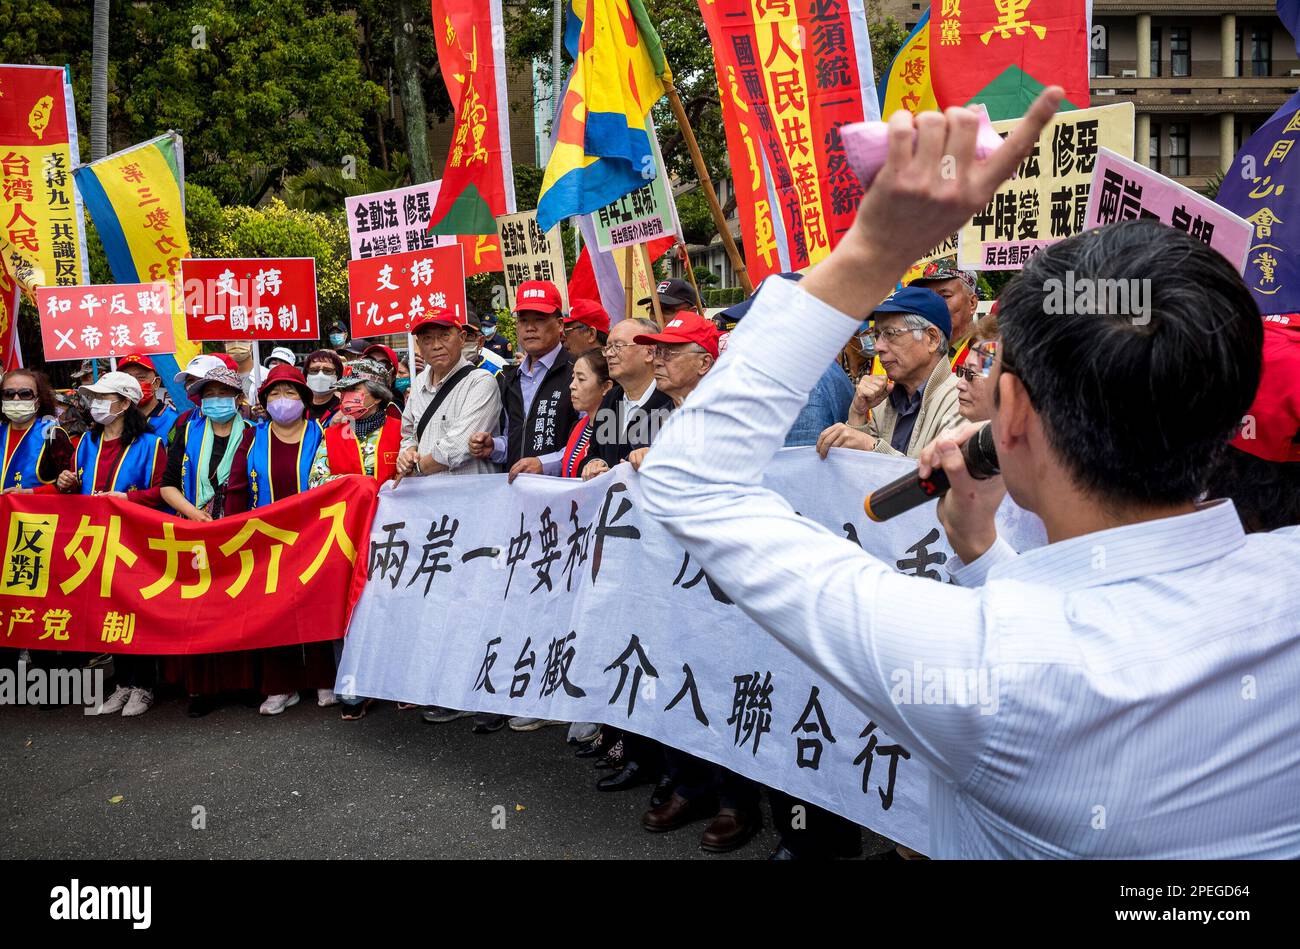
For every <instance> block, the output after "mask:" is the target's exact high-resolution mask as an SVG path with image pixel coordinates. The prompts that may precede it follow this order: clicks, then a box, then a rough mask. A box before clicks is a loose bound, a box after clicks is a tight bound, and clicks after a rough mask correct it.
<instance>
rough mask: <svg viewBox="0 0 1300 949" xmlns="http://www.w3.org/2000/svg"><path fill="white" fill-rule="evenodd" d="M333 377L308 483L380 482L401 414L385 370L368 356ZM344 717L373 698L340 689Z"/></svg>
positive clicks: (388, 472) (395, 450)
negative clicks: (331, 403)
mask: <svg viewBox="0 0 1300 949" xmlns="http://www.w3.org/2000/svg"><path fill="white" fill-rule="evenodd" d="M349 370H350V371H349V374H348V375H347V376H344V377H343V378H342V379H340V380H339V382H338V386H337V388H338V391H339V393H340V395H341V399H340V401H339V409H338V411H339V414H341V415H342V416H343V419H342V421H339V420H338V419H336V420H335V421H334V423H333V424H331V425H330V426H329V427H328V428H326V429H325V438H324V439H323V440H322V441H321V445H320V448H319V449H317V451H316V458H315V460H314V461H313V462H312V466H311V475H310V485H311V487H313V488H315V487H319V486H320V485H322V484H325V483H326V482H329V481H333V480H334V479H335V478H343V477H346V476H348V475H361V476H363V477H367V478H374V479H375V480H376V481H378V482H379V483H380V484H383V483H384V482H385V481H388V480H390V479H391V478H392V477H393V475H394V473H395V472H396V470H397V456H398V454H399V453H400V452H401V450H402V418H401V416H400V415H397V414H396V413H390V412H389V411H388V408H389V405H390V404H391V403H392V401H393V393H392V390H391V389H389V388H388V372H387V371H386V370H385V369H384V367H383V366H381V365H380V364H379V363H377V362H375V361H374V360H372V359H358V360H357V361H356V362H354V363H353V364H352V365H351V366H350V367H349ZM342 655H343V640H342V639H336V640H334V661H335V663H336V664H337V662H338V660H339V659H340V658H341V657H342ZM339 700H340V701H341V702H342V703H343V716H342V717H343V720H344V721H349V722H350V721H356V720H357V719H360V718H364V717H365V715H366V711H367V709H368V708H369V707H370V705H371V704H372V703H373V702H374V699H369V698H363V697H361V696H358V695H340V696H339Z"/></svg>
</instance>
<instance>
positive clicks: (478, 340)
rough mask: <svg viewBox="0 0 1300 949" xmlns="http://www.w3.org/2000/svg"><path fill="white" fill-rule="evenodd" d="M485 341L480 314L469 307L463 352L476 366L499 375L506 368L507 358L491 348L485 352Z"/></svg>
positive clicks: (466, 312)
mask: <svg viewBox="0 0 1300 949" xmlns="http://www.w3.org/2000/svg"><path fill="white" fill-rule="evenodd" d="M483 343H484V340H483V332H482V329H481V328H480V326H479V320H478V315H477V314H476V313H475V312H474V308H473V307H468V308H467V309H466V311H465V344H464V346H463V347H462V348H461V353H462V355H464V357H465V361H466V362H467V363H469V364H470V365H471V366H473V367H474V368H476V369H482V370H484V371H485V372H490V373H492V375H494V376H499V375H500V374H501V373H502V371H503V370H504V369H505V368H506V360H503V359H502V358H501V357H500V356H498V355H497V354H496V353H495V352H493V351H491V350H488V351H487V352H484V351H483Z"/></svg>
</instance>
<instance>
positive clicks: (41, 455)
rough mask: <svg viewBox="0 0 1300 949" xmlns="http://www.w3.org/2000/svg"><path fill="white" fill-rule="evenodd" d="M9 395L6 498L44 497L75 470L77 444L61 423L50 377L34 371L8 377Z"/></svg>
mask: <svg viewBox="0 0 1300 949" xmlns="http://www.w3.org/2000/svg"><path fill="white" fill-rule="evenodd" d="M0 390H3V391H2V394H3V399H4V401H3V402H0V408H2V409H3V417H0V433H2V434H3V444H4V455H3V466H4V467H3V476H2V477H0V485H3V489H4V493H5V494H30V493H32V492H33V491H38V492H41V493H43V494H47V493H52V492H55V491H57V490H58V489H57V488H56V487H55V485H54V483H55V481H57V480H58V477H59V474H60V473H61V472H64V471H67V470H68V469H70V468H71V467H72V455H73V451H72V440H71V439H70V438H69V437H68V434H67V432H65V431H64V430H63V428H62V427H61V426H60V425H59V423H58V422H57V421H56V420H55V417H56V414H57V406H56V405H55V401H54V390H52V389H51V388H50V382H49V380H48V379H46V378H45V373H43V372H37V371H36V370H33V369H15V370H13V371H12V372H6V373H5V374H4V378H3V380H0Z"/></svg>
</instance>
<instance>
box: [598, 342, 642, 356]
mask: <svg viewBox="0 0 1300 949" xmlns="http://www.w3.org/2000/svg"><path fill="white" fill-rule="evenodd" d="M639 345H640V344H639V343H607V344H605V345H604V346H602V347H600V351H601V352H602V353H604V354H605V355H606V356H617V355H618V354H619V353H621V352H622V351H623V350H625V349H627V348H628V347H629V346H639Z"/></svg>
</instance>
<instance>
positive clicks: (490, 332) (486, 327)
mask: <svg viewBox="0 0 1300 949" xmlns="http://www.w3.org/2000/svg"><path fill="white" fill-rule="evenodd" d="M496 331H497V327H496V324H495V323H484V324H483V335H484V336H485V337H486V338H488V339H491V338H492V337H493V336H494V335H495V334H496Z"/></svg>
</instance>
